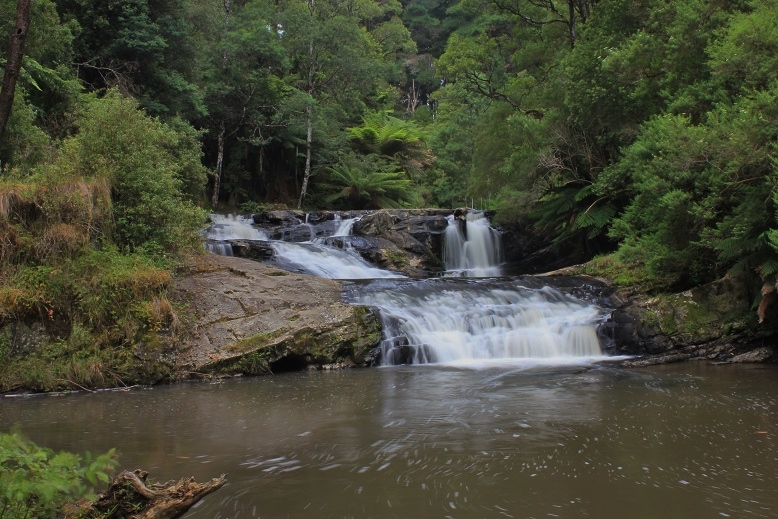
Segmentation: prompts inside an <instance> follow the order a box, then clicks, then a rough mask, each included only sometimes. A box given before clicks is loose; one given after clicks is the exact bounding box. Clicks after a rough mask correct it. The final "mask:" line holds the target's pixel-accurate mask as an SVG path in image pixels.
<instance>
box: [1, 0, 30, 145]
mask: <svg viewBox="0 0 778 519" xmlns="http://www.w3.org/2000/svg"><path fill="white" fill-rule="evenodd" d="M30 3H31V0H18V2H17V8H16V23H15V24H14V29H13V33H12V34H11V41H10V43H9V45H8V57H7V58H6V61H5V71H4V72H3V84H2V87H0V88H1V89H0V140H2V138H3V134H4V133H5V128H6V126H7V125H8V118H9V117H10V115H11V109H12V108H13V102H14V95H15V93H16V82H17V80H18V79H19V71H20V70H21V69H22V60H23V59H24V46H25V44H26V42H27V35H28V33H29V31H30Z"/></svg>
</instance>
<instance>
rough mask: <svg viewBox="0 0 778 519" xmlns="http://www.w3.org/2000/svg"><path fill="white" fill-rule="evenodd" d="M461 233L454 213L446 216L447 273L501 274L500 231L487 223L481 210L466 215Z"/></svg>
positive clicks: (445, 251)
mask: <svg viewBox="0 0 778 519" xmlns="http://www.w3.org/2000/svg"><path fill="white" fill-rule="evenodd" d="M464 226H465V228H464V232H463V230H462V227H461V226H460V223H459V222H458V221H457V220H456V219H455V218H454V216H453V215H452V216H449V217H448V227H446V233H445V245H444V249H443V263H444V264H445V266H446V273H447V274H448V275H455V276H465V277H491V276H499V275H500V274H501V271H500V264H501V263H502V244H501V242H500V233H499V232H497V231H496V230H495V229H493V228H492V227H491V225H489V220H488V218H486V215H484V213H482V212H469V213H467V215H466V216H465V222H464Z"/></svg>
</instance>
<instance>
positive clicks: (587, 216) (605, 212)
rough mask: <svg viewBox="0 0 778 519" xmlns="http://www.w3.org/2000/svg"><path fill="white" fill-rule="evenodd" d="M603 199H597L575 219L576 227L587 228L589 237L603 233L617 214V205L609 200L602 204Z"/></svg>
mask: <svg viewBox="0 0 778 519" xmlns="http://www.w3.org/2000/svg"><path fill="white" fill-rule="evenodd" d="M602 201H603V199H602V198H600V199H598V200H595V201H594V203H592V204H591V205H590V206H589V207H587V208H586V210H585V211H584V212H583V213H581V214H579V215H578V216H577V217H576V219H575V223H574V227H575V228H577V229H585V230H587V233H586V237H587V238H589V239H593V238H596V237H597V236H599V235H601V234H603V232H604V231H605V230H606V228H607V227H608V225H609V224H610V222H611V220H613V217H614V216H616V207H615V206H614V205H613V204H611V203H608V202H605V203H602V204H600V202H602Z"/></svg>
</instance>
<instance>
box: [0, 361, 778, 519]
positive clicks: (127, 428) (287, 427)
mask: <svg viewBox="0 0 778 519" xmlns="http://www.w3.org/2000/svg"><path fill="white" fill-rule="evenodd" d="M777 380H778V369H776V368H775V367H735V366H727V367H713V366H705V365H702V364H683V365H675V366H667V367H662V368H656V369H654V370H650V371H649V370H645V371H623V370H617V369H612V368H609V367H607V366H594V367H588V368H587V367H583V368H582V367H580V366H579V367H569V366H568V367H560V366H545V367H544V366H542V365H541V366H537V365H536V366H533V367H522V366H521V365H515V364H514V365H506V366H492V367H487V368H484V369H456V368H452V367H435V366H426V367H413V368H411V367H391V368H381V369H373V370H353V371H344V372H324V373H322V372H319V373H298V374H289V375H283V376H281V375H279V376H274V377H265V378H257V379H246V380H235V381H228V382H224V383H221V384H201V383H198V384H179V385H175V386H169V387H160V388H154V389H148V390H134V391H131V392H126V393H102V394H80V395H68V396H62V397H50V396H49V397H32V398H12V399H4V400H3V401H2V402H1V403H0V428H1V429H3V430H7V429H9V428H10V427H11V426H12V425H14V424H19V425H21V427H22V430H23V431H24V432H25V433H26V434H27V435H29V436H30V437H31V438H32V439H33V440H34V441H36V442H39V443H41V444H43V445H46V446H49V447H52V448H55V449H69V450H75V451H80V452H83V451H86V450H90V451H92V452H96V451H104V450H107V449H108V448H110V447H113V446H117V447H119V449H120V451H121V461H122V465H124V466H126V467H127V468H144V469H145V470H149V471H150V472H151V475H152V476H153V477H155V478H157V479H159V480H166V479H172V478H178V477H181V476H189V475H193V476H195V477H196V478H197V479H199V480H204V479H208V478H211V477H214V476H217V475H219V474H220V473H222V472H226V473H227V475H228V482H229V483H228V485H227V486H225V487H224V488H222V489H221V490H219V491H218V492H216V493H215V494H213V495H211V496H209V497H208V498H206V500H204V501H203V502H202V504H201V505H200V506H198V507H197V508H196V509H194V510H193V511H192V512H190V514H189V515H188V517H193V518H194V517H197V518H212V517H223V518H226V517H230V518H235V517H263V518H286V517H290V518H308V517H310V518H345V517H354V518H381V519H383V518H395V517H397V518H411V517H440V518H443V517H454V518H480V517H489V518H491V517H516V518H529V517H535V518H540V517H568V518H579V517H592V518H606V519H607V518H622V517H625V516H628V517H630V518H636V519H639V518H656V517H663V518H709V517H739V518H741V517H776V516H778V493H776V492H775V489H774V485H775V481H778V450H776V445H775V443H776V426H777V425H778V384H776V381H777Z"/></svg>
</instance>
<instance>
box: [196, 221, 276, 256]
mask: <svg viewBox="0 0 778 519" xmlns="http://www.w3.org/2000/svg"><path fill="white" fill-rule="evenodd" d="M211 222H212V224H211V226H210V227H209V228H208V230H207V231H206V233H205V240H206V241H205V246H206V248H207V249H208V251H209V252H212V253H214V254H219V255H221V256H232V245H230V243H229V240H267V239H268V236H267V234H266V233H265V232H264V231H262V230H261V229H259V228H258V227H255V226H254V225H253V224H254V222H253V221H252V220H251V219H250V218H245V217H243V216H234V215H221V214H213V215H211Z"/></svg>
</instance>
